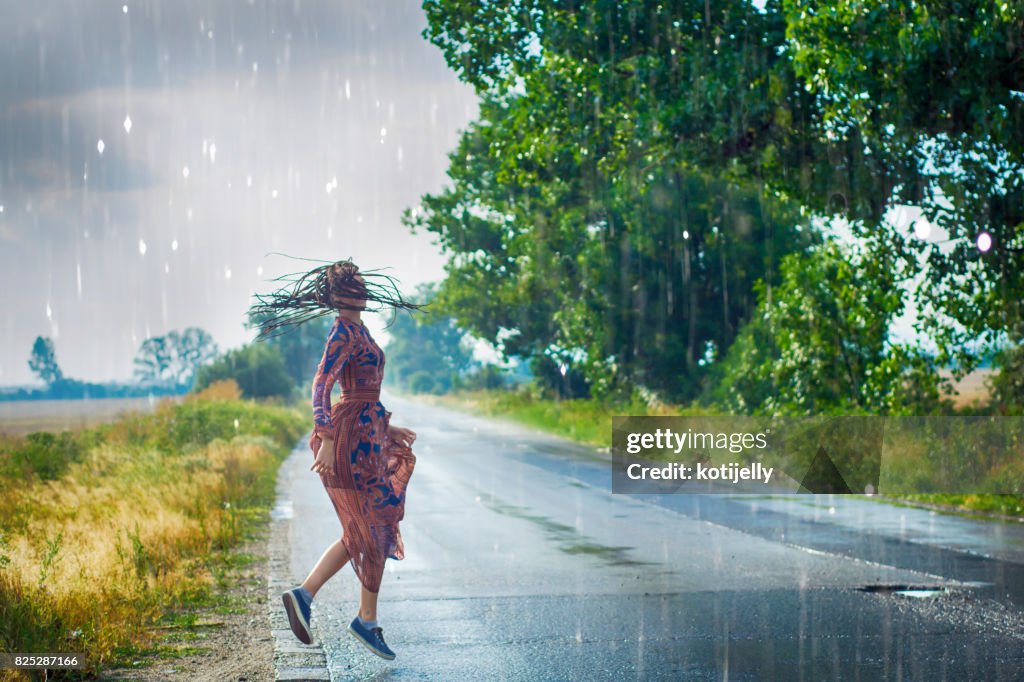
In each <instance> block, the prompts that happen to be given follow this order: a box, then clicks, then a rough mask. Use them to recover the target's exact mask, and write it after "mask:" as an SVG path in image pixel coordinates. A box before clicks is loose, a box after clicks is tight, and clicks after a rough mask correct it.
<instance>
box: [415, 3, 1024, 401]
mask: <svg viewBox="0 0 1024 682" xmlns="http://www.w3.org/2000/svg"><path fill="white" fill-rule="evenodd" d="M424 10H425V12H426V15H427V19H428V28H427V30H426V31H425V36H426V37H427V38H428V39H429V40H430V41H432V42H433V43H434V44H436V45H437V46H438V47H439V48H440V49H441V50H442V52H443V54H444V56H445V59H446V60H447V61H448V64H449V65H450V66H451V67H452V68H453V69H454V70H455V71H456V72H457V73H458V74H459V76H460V78H462V79H463V80H464V81H466V82H467V83H470V84H472V85H473V86H474V87H475V88H476V89H477V91H478V93H479V94H480V96H481V110H480V112H481V113H480V120H479V121H478V122H477V123H476V124H474V125H473V126H471V127H470V129H469V130H468V131H467V132H466V134H465V135H464V136H463V139H462V141H461V143H460V146H459V148H458V149H457V150H456V151H455V152H454V153H453V154H452V156H451V164H450V169H449V174H450V176H451V179H452V186H451V188H450V189H448V190H447V191H445V192H443V193H440V194H437V195H433V196H428V197H425V198H424V201H423V206H422V211H420V210H419V209H417V211H416V212H414V213H411V214H409V216H407V222H408V223H409V224H410V225H411V226H413V227H414V228H416V229H426V230H429V231H433V232H435V233H437V234H438V235H439V237H440V242H441V244H442V246H443V247H444V248H445V249H446V250H447V251H448V252H449V253H450V261H449V264H448V266H447V267H448V280H447V281H446V283H445V285H444V287H443V288H442V291H441V295H440V302H441V303H442V306H443V308H444V309H445V310H447V311H448V312H450V313H451V314H452V315H454V316H456V318H457V320H458V323H459V324H460V325H461V326H463V327H465V328H466V329H468V330H469V331H471V332H472V333H474V334H476V335H478V336H480V337H482V338H485V339H488V340H490V341H492V342H495V343H498V342H503V343H504V345H505V348H506V351H507V354H508V355H520V356H522V357H524V358H535V357H539V356H546V357H548V358H550V359H551V360H552V361H554V362H555V363H556V364H558V365H559V366H561V367H569V368H579V369H580V370H581V371H582V372H583V373H584V375H585V377H586V379H587V381H588V383H589V384H591V385H592V386H593V388H594V390H596V392H597V393H598V394H599V395H609V394H612V393H614V392H616V391H619V392H622V391H627V392H628V388H629V385H630V384H635V385H640V386H644V387H647V388H652V389H655V390H657V391H658V392H661V393H664V394H666V395H668V396H671V397H675V398H677V399H683V398H686V397H687V396H691V397H692V396H693V395H695V394H696V392H697V390H698V388H699V386H700V385H701V384H702V383H705V381H706V376H705V374H706V373H705V370H704V366H703V365H701V364H700V361H701V360H702V359H706V358H705V355H711V356H713V355H715V354H721V353H723V352H724V350H725V349H726V348H727V347H728V346H729V345H730V344H731V342H732V340H733V338H734V337H735V335H736V333H737V331H738V329H739V328H740V326H741V325H742V324H743V322H744V321H746V320H747V319H749V318H750V317H751V315H752V314H753V308H754V305H755V303H756V301H755V300H754V288H753V283H754V282H755V281H756V280H758V279H761V280H763V281H764V282H765V283H766V285H767V286H769V287H770V286H773V285H774V284H776V283H777V273H778V262H779V260H780V259H781V258H782V257H783V256H784V255H785V254H786V253H790V252H794V251H801V250H802V249H804V248H805V247H806V246H808V242H806V241H801V240H800V239H799V238H797V237H796V235H795V231H794V229H793V228H794V227H795V226H796V225H798V224H799V222H800V220H797V219H794V218H793V217H792V215H791V213H790V211H791V210H792V209H791V206H792V204H791V203H789V202H796V203H798V204H799V205H800V207H801V208H802V209H803V211H804V212H805V214H806V215H818V216H826V217H828V216H840V217H843V218H846V219H847V220H848V221H849V222H850V224H851V225H853V226H854V228H855V229H856V230H857V232H858V233H859V234H861V235H866V236H868V237H869V240H868V241H869V243H870V244H871V245H872V248H876V249H879V250H881V253H879V254H877V255H876V257H877V258H883V259H884V258H885V257H886V253H887V252H888V253H891V254H892V255H895V256H896V257H897V260H898V261H899V264H900V267H901V269H904V270H907V276H911V275H913V274H917V275H920V280H919V282H920V284H919V286H917V287H916V288H915V289H913V290H908V292H904V294H903V295H905V296H907V295H911V294H912V295H914V296H916V297H917V300H918V304H919V305H918V308H919V310H921V313H922V324H923V325H924V328H925V329H926V330H927V331H928V332H929V333H930V334H931V335H933V336H934V337H935V338H936V340H937V342H938V343H939V348H940V354H939V356H938V358H937V361H938V362H940V363H945V362H947V361H948V360H949V359H950V358H952V357H953V356H954V355H959V356H960V366H961V367H962V368H963V369H964V370H966V369H969V367H970V364H971V362H972V361H973V359H972V358H971V357H970V356H971V353H970V351H969V349H968V347H967V346H966V345H965V343H964V342H965V341H967V340H974V339H975V338H976V337H978V336H981V335H987V336H989V337H990V339H989V340H992V339H995V338H998V337H999V336H1000V334H1002V333H1005V332H1008V331H1009V330H1010V329H1012V328H1013V326H1014V325H1015V324H1017V322H1018V321H1020V320H1021V319H1022V312H1024V310H1022V307H1021V301H1024V268H1021V267H1020V254H1021V253H1022V250H1024V136H1022V135H1021V131H1022V130H1024V97H1021V96H1020V93H1021V92H1024V69H1021V68H1019V65H1020V63H1021V54H1022V50H1024V47H1022V45H1024V43H1022V41H1021V40H1020V35H1021V33H1022V27H1024V11H1022V6H1021V4H1020V3H1001V4H1000V3H987V2H983V1H982V0H971V1H968V2H966V3H949V2H946V1H945V0H926V1H924V2H917V3H911V4H907V3H893V2H889V1H888V0H867V1H866V2H865V1H857V2H854V1H853V0H841V1H839V2H830V3H822V2H812V1H811V0H769V1H768V2H767V3H765V5H764V8H763V10H761V9H758V8H757V7H755V5H754V3H751V2H749V0H725V1H723V2H715V3H708V2H705V0H680V1H679V2H674V3H665V2H655V1H654V0H594V1H593V2H586V3H564V2H555V1H554V0H518V1H517V2H511V3H494V2H485V1H483V0H428V1H427V2H425V3H424ZM698 169H699V172H698ZM726 191H729V192H733V194H732V196H727V195H726ZM742 192H749V193H750V194H749V198H748V199H747V200H746V201H744V200H741V199H740V198H739V197H738V196H736V194H737V193H742ZM899 204H913V205H918V206H920V207H922V208H923V209H924V211H925V215H926V216H927V217H928V219H929V220H930V221H932V222H935V223H937V224H938V225H939V226H940V227H941V228H943V229H945V230H946V231H947V232H948V234H949V237H950V241H948V242H947V245H948V248H947V247H944V248H941V249H940V248H938V247H937V246H936V245H933V244H929V243H926V242H924V241H922V240H913V239H911V238H910V235H909V234H895V233H887V232H886V229H887V228H886V226H885V224H884V216H885V215H886V212H887V211H888V210H889V209H890V208H892V207H894V206H896V205H899ZM737 215H738V216H740V217H741V218H742V220H735V219H734V217H735V216H737ZM787 230H789V231H790V232H789V234H788V235H787V234H785V231H787ZM982 230H984V231H987V232H989V233H990V234H991V235H992V237H993V240H994V246H993V248H992V250H991V251H990V252H989V253H986V254H981V253H979V251H978V249H977V248H975V246H974V240H975V238H976V236H977V235H978V234H979V233H980V232H981V231H982ZM684 234H689V235H690V237H689V238H685V237H684V236H683V235H684ZM882 235H885V237H886V239H885V240H883V239H879V238H878V237H880V236H882ZM925 263H926V264H927V267H923V265H924V264H925ZM968 282H969V283H970V286H967V285H965V283H968ZM811 344H812V345H813V341H811ZM708 351H710V352H708ZM865 352H867V353H868V354H869V355H871V354H874V353H875V350H874V349H870V350H867V351H865ZM914 362H918V361H917V360H912V359H909V358H907V357H903V358H894V359H893V360H892V361H891V363H890V365H891V366H890V367H889V368H888V369H886V368H885V367H882V366H881V365H879V368H878V370H877V371H878V372H882V373H883V374H885V373H889V374H892V373H894V372H895V373H897V374H898V373H900V372H902V371H903V370H897V369H896V367H897V366H899V367H904V368H905V367H906V366H907V363H911V364H912V363H914ZM919 365H920V363H919ZM666 368H671V371H665V370H666ZM922 371H923V370H922ZM854 373H856V372H854ZM878 381H881V383H882V384H887V380H885V381H883V380H878ZM867 390H869V391H874V390H876V389H874V388H871V389H867ZM849 399H850V400H851V401H852V402H853V403H855V404H860V403H862V402H863V401H864V398H862V397H854V396H850V397H849ZM868 402H871V403H873V404H874V403H877V400H869V401H868Z"/></svg>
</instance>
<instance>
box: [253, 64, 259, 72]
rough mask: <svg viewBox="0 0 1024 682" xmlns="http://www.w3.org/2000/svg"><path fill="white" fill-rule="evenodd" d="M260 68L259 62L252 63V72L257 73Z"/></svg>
mask: <svg viewBox="0 0 1024 682" xmlns="http://www.w3.org/2000/svg"><path fill="white" fill-rule="evenodd" d="M259 70H260V65H259V64H257V63H256V62H253V63H252V72H253V73H257V72H259Z"/></svg>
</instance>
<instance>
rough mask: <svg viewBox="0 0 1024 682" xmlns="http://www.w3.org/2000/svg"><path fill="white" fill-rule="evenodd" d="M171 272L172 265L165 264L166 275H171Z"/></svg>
mask: <svg viewBox="0 0 1024 682" xmlns="http://www.w3.org/2000/svg"><path fill="white" fill-rule="evenodd" d="M170 272H171V264H170V263H164V274H165V275H167V274H170Z"/></svg>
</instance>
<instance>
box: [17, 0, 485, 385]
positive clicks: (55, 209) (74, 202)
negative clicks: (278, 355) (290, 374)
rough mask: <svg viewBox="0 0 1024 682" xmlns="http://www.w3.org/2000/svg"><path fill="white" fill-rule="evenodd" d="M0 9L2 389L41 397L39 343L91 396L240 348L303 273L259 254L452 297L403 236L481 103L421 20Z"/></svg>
mask: <svg viewBox="0 0 1024 682" xmlns="http://www.w3.org/2000/svg"><path fill="white" fill-rule="evenodd" d="M0 7H2V14H0V55H2V57H0V59H2V61H3V64H2V66H0V163H2V166H0V207H2V209H0V308H2V316H3V317H2V323H0V324H2V334H0V384H23V383H31V382H33V381H34V380H35V377H34V375H33V374H32V372H31V371H30V370H29V369H28V365H27V361H28V357H29V353H30V351H31V347H32V342H33V340H34V339H35V337H36V336H40V335H42V336H50V337H52V338H53V339H54V342H55V345H56V351H57V359H58V361H59V363H60V365H61V367H62V369H63V370H64V374H65V376H69V377H72V378H76V379H83V380H90V381H106V380H127V379H129V378H130V376H131V372H132V359H133V358H134V356H135V353H136V351H137V350H138V347H139V345H140V344H141V343H142V341H143V340H145V339H146V338H147V336H150V335H152V336H160V335H163V334H165V333H167V332H168V331H171V330H175V329H177V330H180V329H184V328H185V327H189V326H199V327H202V328H204V329H206V330H207V331H209V332H210V333H211V334H212V335H213V336H214V338H215V339H216V341H217V343H218V344H219V346H220V347H221V349H222V350H224V349H227V348H232V347H236V346H239V345H241V344H242V343H244V342H245V341H247V340H249V339H250V338H251V333H250V332H248V331H246V330H245V329H244V328H243V326H242V322H243V319H244V313H245V310H246V308H247V307H248V305H249V303H250V296H251V295H252V294H253V293H254V292H256V291H267V290H269V289H270V288H271V287H272V285H271V284H269V283H267V282H266V280H267V279H269V278H270V277H272V276H275V275H278V274H282V273H285V272H294V271H296V270H298V269H300V268H301V267H302V264H299V263H297V262H294V261H288V260H286V259H284V258H282V257H279V256H269V257H268V256H266V254H267V253H268V252H273V251H282V252H285V253H287V254H290V255H294V256H301V257H306V258H319V259H341V258H346V257H348V256H352V257H353V258H354V259H355V261H356V262H357V263H358V264H360V266H361V267H363V268H364V269H369V268H376V267H385V266H387V267H390V268H391V270H389V273H390V274H393V275H394V276H395V277H397V278H398V279H399V280H400V281H401V282H402V285H403V289H405V290H406V291H409V292H411V291H412V290H413V288H414V286H415V285H416V284H418V283H421V282H425V281H436V280H439V279H440V278H441V277H442V276H443V271H442V264H443V258H442V256H441V254H440V251H439V249H438V247H437V246H435V245H433V244H432V240H431V238H430V236H428V235H416V236H413V235H410V234H409V232H408V230H407V229H406V228H405V227H403V226H402V225H401V223H400V221H399V217H400V215H401V213H402V211H403V210H404V209H405V208H408V207H412V206H415V205H416V203H417V201H418V198H419V197H420V196H421V195H422V194H424V193H426V192H434V191H437V190H438V189H440V188H441V187H442V186H443V185H444V182H445V169H446V168H447V153H448V152H449V151H450V150H451V149H452V148H454V146H455V144H456V142H457V139H458V134H459V132H460V131H461V130H463V129H464V128H465V127H466V125H467V124H468V123H469V121H471V120H472V119H473V118H474V117H475V116H476V111H477V110H476V99H475V97H474V95H473V93H472V91H471V89H470V88H468V87H467V86H465V85H463V84H461V83H459V82H458V81H457V79H456V78H455V75H454V74H453V73H452V72H451V71H449V70H448V69H447V66H446V65H445V63H444V60H443V58H442V57H441V54H440V51H439V50H437V49H436V48H435V47H434V46H432V45H430V44H429V43H428V42H427V41H426V40H424V39H423V38H422V36H421V35H420V33H421V31H422V30H423V28H424V27H425V25H426V20H425V18H424V16H423V13H422V10H421V9H420V7H419V4H418V3H417V2H414V1H413V0H329V1H318V2H310V1H309V0H301V1H300V0H293V1H290V2H283V1H282V2H269V1H265V0H208V1H207V2H197V1H194V0H193V1H185V0H174V1H173V2H172V1H168V2H140V1H139V0H129V1H128V2H127V3H126V2H124V1H123V0H118V1H117V2H105V1H96V2H84V3H80V2H67V1H64V0H61V1H49V0H45V1H44V0H33V2H6V1H5V2H2V3H0ZM375 318H377V319H376V320H375ZM379 318H380V316H376V315H370V314H368V315H366V321H367V322H368V323H369V324H370V325H371V329H374V328H375V327H376V328H377V329H379V328H380V325H379V324H378V323H379V322H383V320H380V319H379Z"/></svg>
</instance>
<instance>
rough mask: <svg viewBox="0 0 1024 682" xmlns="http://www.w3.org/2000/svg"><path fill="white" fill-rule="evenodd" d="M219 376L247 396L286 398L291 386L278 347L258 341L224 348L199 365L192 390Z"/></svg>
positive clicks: (207, 383)
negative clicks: (223, 352)
mask: <svg viewBox="0 0 1024 682" xmlns="http://www.w3.org/2000/svg"><path fill="white" fill-rule="evenodd" d="M223 379H234V380H235V382H236V383H237V384H238V387H239V388H240V389H241V390H242V395H243V396H245V397H247V398H269V397H275V396H277V397H283V398H287V397H289V396H291V395H292V394H293V393H294V390H295V383H294V382H293V381H292V379H291V377H290V376H289V375H288V370H287V369H286V368H285V364H284V360H283V359H282V358H281V352H280V350H279V349H278V348H276V347H273V346H268V345H266V344H264V343H261V342H255V343H250V344H247V345H245V346H242V347H241V348H238V349H236V350H232V351H228V352H227V353H225V354H224V355H223V356H221V357H219V358H217V360H215V361H214V362H213V363H211V364H209V365H204V366H203V367H200V368H199V371H198V372H197V374H196V381H195V385H194V387H193V390H195V391H201V390H202V389H204V388H206V387H207V386H209V385H210V384H211V383H213V382H214V381H220V380H223Z"/></svg>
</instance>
